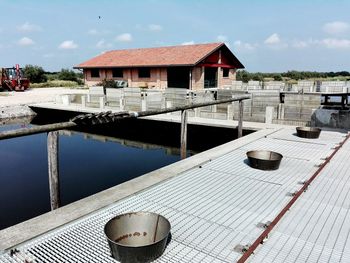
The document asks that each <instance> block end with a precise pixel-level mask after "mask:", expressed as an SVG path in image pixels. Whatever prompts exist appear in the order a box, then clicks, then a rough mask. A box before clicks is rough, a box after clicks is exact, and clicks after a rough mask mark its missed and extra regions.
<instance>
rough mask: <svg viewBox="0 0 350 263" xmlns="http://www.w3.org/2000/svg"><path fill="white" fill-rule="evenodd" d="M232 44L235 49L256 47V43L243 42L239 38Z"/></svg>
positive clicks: (252, 48)
mask: <svg viewBox="0 0 350 263" xmlns="http://www.w3.org/2000/svg"><path fill="white" fill-rule="evenodd" d="M233 46H234V48H235V49H237V50H247V51H252V50H255V49H256V48H257V47H258V45H257V44H250V43H245V42H242V41H241V40H237V41H235V42H234V43H233Z"/></svg>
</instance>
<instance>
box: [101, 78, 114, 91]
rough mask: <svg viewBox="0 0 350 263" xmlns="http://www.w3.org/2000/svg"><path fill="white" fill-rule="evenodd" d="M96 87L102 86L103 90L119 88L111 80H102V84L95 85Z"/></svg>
mask: <svg viewBox="0 0 350 263" xmlns="http://www.w3.org/2000/svg"><path fill="white" fill-rule="evenodd" d="M97 86H103V87H104V88H105V89H107V88H108V89H109V88H113V89H117V88H119V87H118V86H117V83H116V82H115V81H114V80H112V79H104V80H102V82H100V83H97Z"/></svg>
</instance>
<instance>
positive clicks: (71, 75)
mask: <svg viewBox="0 0 350 263" xmlns="http://www.w3.org/2000/svg"><path fill="white" fill-rule="evenodd" d="M58 79H59V80H71V81H77V75H76V73H75V72H74V71H73V70H70V69H61V72H59V73H58Z"/></svg>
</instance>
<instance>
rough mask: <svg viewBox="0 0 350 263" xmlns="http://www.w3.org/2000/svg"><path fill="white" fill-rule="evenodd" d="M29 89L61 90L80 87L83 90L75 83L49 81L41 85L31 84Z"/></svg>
mask: <svg viewBox="0 0 350 263" xmlns="http://www.w3.org/2000/svg"><path fill="white" fill-rule="evenodd" d="M30 87H31V88H51V87H63V88H73V87H74V88H76V87H81V88H83V87H84V86H83V85H81V84H78V83H77V82H75V81H70V80H49V81H47V82H43V83H31V84H30Z"/></svg>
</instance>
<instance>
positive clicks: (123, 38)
mask: <svg viewBox="0 0 350 263" xmlns="http://www.w3.org/2000/svg"><path fill="white" fill-rule="evenodd" d="M115 41H117V42H131V41H132V35H131V34H130V33H124V34H120V35H118V36H116V37H115Z"/></svg>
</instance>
